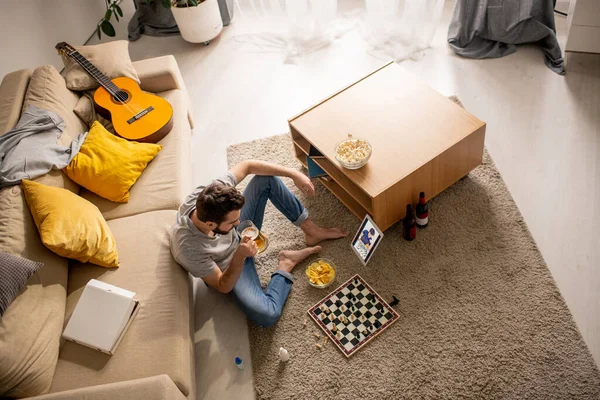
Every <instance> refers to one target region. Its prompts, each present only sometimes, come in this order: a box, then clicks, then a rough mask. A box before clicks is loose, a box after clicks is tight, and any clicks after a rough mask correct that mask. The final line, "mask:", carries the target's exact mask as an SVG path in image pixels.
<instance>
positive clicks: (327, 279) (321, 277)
mask: <svg viewBox="0 0 600 400" xmlns="http://www.w3.org/2000/svg"><path fill="white" fill-rule="evenodd" d="M306 277H307V278H308V283H309V284H310V286H312V287H316V288H317V289H325V288H326V287H328V286H330V285H331V284H332V283H333V281H334V280H335V266H334V265H333V263H332V262H331V261H329V260H327V259H326V258H319V259H318V260H315V261H313V262H312V263H310V264H308V267H306Z"/></svg>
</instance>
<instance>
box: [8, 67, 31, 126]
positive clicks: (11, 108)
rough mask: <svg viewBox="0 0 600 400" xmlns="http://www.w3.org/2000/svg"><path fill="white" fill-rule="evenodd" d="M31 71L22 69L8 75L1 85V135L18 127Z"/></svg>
mask: <svg viewBox="0 0 600 400" xmlns="http://www.w3.org/2000/svg"><path fill="white" fill-rule="evenodd" d="M29 78H31V71H30V70H28V69H22V70H19V71H15V72H11V73H10V74H7V75H6V76H5V77H4V78H3V79H2V83H1V84H0V135H3V134H5V133H6V132H8V131H10V130H11V129H12V128H14V127H15V125H17V122H18V121H19V118H20V117H21V109H22V108H23V98H24V97H25V92H26V91H27V85H29Z"/></svg>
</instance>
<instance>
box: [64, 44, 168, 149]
mask: <svg viewBox="0 0 600 400" xmlns="http://www.w3.org/2000/svg"><path fill="white" fill-rule="evenodd" d="M56 49H57V50H58V52H59V53H60V54H63V55H65V56H67V57H69V58H70V59H71V60H73V61H75V62H76V63H77V64H79V65H80V66H81V68H83V69H84V70H85V71H86V72H87V73H88V74H90V76H91V77H92V78H94V79H95V80H96V82H98V84H100V87H99V88H98V89H97V90H96V92H95V93H94V102H95V103H96V110H97V111H98V113H99V114H100V115H102V116H103V117H104V118H106V119H110V120H111V121H112V124H113V127H114V128H115V132H116V133H117V135H119V136H121V137H122V138H123V139H127V140H135V141H136V142H146V143H156V142H158V141H159V140H161V139H162V138H164V137H165V136H166V135H167V133H169V132H170V131H171V128H172V127H173V108H172V107H171V104H169V102H168V101H166V100H165V99H163V98H161V97H158V96H156V95H153V94H151V93H147V92H144V91H142V89H140V87H139V85H138V84H137V82H136V81H134V80H133V79H130V78H127V77H120V78H115V79H112V80H111V79H109V78H108V77H107V76H106V75H104V74H103V73H102V72H100V71H99V70H98V69H97V68H96V67H95V66H94V65H92V63H90V62H89V61H88V60H87V59H86V58H85V57H83V56H82V55H81V54H80V53H79V52H78V51H77V50H75V48H73V46H71V45H69V44H68V43H65V42H60V43H59V44H57V45H56Z"/></svg>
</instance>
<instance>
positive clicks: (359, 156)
mask: <svg viewBox="0 0 600 400" xmlns="http://www.w3.org/2000/svg"><path fill="white" fill-rule="evenodd" d="M348 137H350V139H348V140H344V141H343V142H341V143H340V144H339V145H338V146H337V148H336V149H335V153H336V156H337V159H338V161H340V162H341V163H345V164H350V165H352V164H360V163H361V162H362V161H364V160H365V158H368V157H369V156H370V155H371V146H370V145H369V143H368V142H367V141H366V140H361V139H352V135H351V134H349V135H348Z"/></svg>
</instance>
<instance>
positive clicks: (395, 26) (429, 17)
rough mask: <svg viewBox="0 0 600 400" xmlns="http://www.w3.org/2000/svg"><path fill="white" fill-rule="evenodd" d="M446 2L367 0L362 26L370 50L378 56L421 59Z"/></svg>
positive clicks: (436, 0)
mask: <svg viewBox="0 0 600 400" xmlns="http://www.w3.org/2000/svg"><path fill="white" fill-rule="evenodd" d="M444 1H445V0H365V5H366V13H365V17H364V19H363V23H362V24H361V29H362V33H363V37H364V38H365V40H366V41H367V44H368V48H369V50H370V51H371V52H372V53H373V54H374V55H376V56H379V57H382V58H383V57H385V58H388V59H389V58H393V59H394V60H396V61H402V60H405V59H408V58H411V59H413V60H418V59H419V58H420V57H421V56H422V55H423V51H424V50H425V49H427V48H428V47H429V45H430V44H431V41H432V40H433V36H434V35H435V31H436V28H437V26H438V24H439V23H440V19H441V17H442V11H443V8H444Z"/></svg>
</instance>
